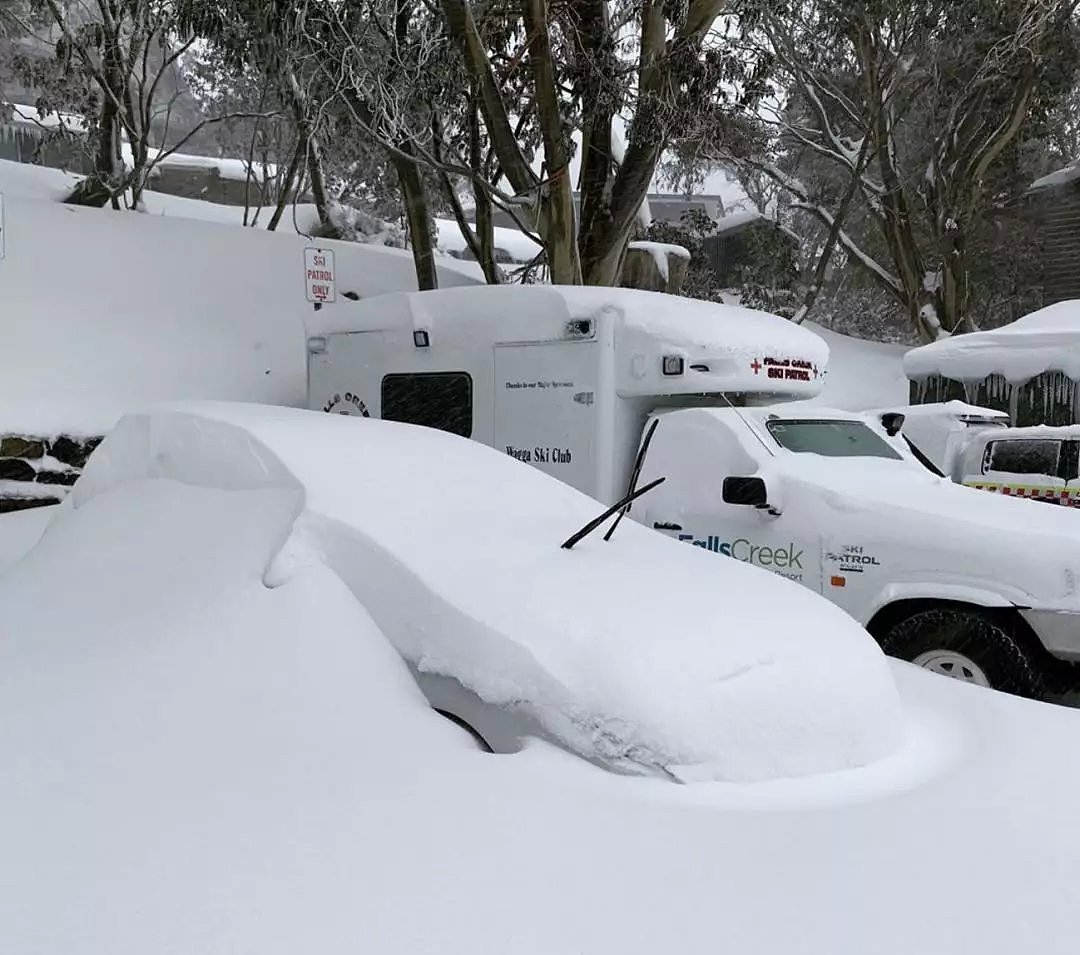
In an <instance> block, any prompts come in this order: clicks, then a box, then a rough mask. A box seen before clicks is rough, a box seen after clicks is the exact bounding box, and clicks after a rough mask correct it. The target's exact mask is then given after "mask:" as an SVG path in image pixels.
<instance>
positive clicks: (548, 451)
mask: <svg viewBox="0 0 1080 955" xmlns="http://www.w3.org/2000/svg"><path fill="white" fill-rule="evenodd" d="M599 355H600V345H599V344H598V343H596V342H594V341H559V342H539V343H530V344H524V345H496V346H495V422H494V424H495V430H494V440H493V445H494V447H495V448H496V449H497V450H499V451H503V452H505V453H506V454H509V455H510V456H512V457H514V458H517V459H518V460H519V461H525V462H526V463H528V464H531V465H533V466H534V467H537V468H539V469H540V470H541V471H545V472H547V473H548V474H550V475H551V476H552V477H556V478H558V479H559V480H560V481H564V482H565V483H567V484H569V485H571V486H572V487H576V488H577V489H578V490H580V491H584V492H585V493H586V494H591V495H593V496H596V493H597V480H598V475H599V462H600V458H601V455H603V454H606V453H610V449H609V448H606V447H601V446H600V444H601V441H600V439H599V437H598V432H599V428H598V424H597V422H598V416H599V414H600V410H601V405H600V398H601V396H600V394H599V393H598V388H597V375H598V371H599V369H598V360H599Z"/></svg>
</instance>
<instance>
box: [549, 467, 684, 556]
mask: <svg viewBox="0 0 1080 955" xmlns="http://www.w3.org/2000/svg"><path fill="white" fill-rule="evenodd" d="M666 480H667V478H662V477H660V478H657V479H656V480H655V481H651V482H650V483H648V484H646V485H645V486H644V487H641V488H638V489H637V490H636V491H632V492H631V493H630V494H627V495H626V496H625V497H624V498H623V499H622V500H621V501H616V502H615V503H614V504H612V505H611V507H609V508H608V509H607V510H606V511H604V513H603V514H601V515H600V516H599V517H594V518H593V519H592V520H591V521H589V523H588V524H586V525H585V526H584V527H583V528H582V529H581V530H579V531H578V532H577V533H576V534H572V535H571V536H570V537H568V538H566V540H565V541H563V544H562V546H563V550H570V548H572V547H573V546H574V545H575V544H576V543H577V542H578V541H580V540H583V539H584V538H586V537H588V536H589V535H590V534H591V533H592V532H593V531H594V530H596V529H597V528H598V527H599V526H600V525H601V524H603V523H604V521H606V520H607V519H608V518H609V517H611V515H612V514H614V513H615V512H616V511H619V510H620V509H622V508H624V507H626V505H627V504H629V503H630V502H631V501H636V500H637V499H638V498H639V497H641V495H642V494H648V493H649V491H651V490H652V489H653V488H654V487H659V486H660V485H661V484H663V483H664V481H666Z"/></svg>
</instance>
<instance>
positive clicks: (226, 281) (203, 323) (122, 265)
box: [0, 163, 477, 436]
mask: <svg viewBox="0 0 1080 955" xmlns="http://www.w3.org/2000/svg"><path fill="white" fill-rule="evenodd" d="M70 181H71V180H70V178H69V177H64V176H63V174H61V173H57V172H56V171H55V170H46V169H36V168H33V167H25V166H19V165H18V164H14V163H0V192H2V193H4V233H3V238H4V249H5V255H4V257H3V258H0V434H4V433H25V434H26V435H28V436H35V435H42V434H46V435H47V434H55V433H59V432H66V431H72V430H74V431H75V432H78V431H80V430H82V431H89V432H90V433H96V434H102V433H104V429H107V428H108V427H109V426H110V425H111V424H112V423H113V422H114V421H115V420H116V417H117V416H118V414H119V413H121V412H122V411H123V410H125V409H126V408H128V407H132V406H134V405H139V404H141V403H143V402H146V401H157V400H171V399H185V398H221V399H234V400H242V401H263V402H269V403H275V404H286V405H300V404H302V403H303V401H304V397H305V381H306V357H307V356H306V350H305V321H306V320H307V319H308V318H309V317H310V316H311V315H312V314H313V312H312V306H311V305H310V304H309V303H308V302H307V301H306V297H305V284H304V248H305V247H306V246H308V245H312V244H318V245H320V246H326V247H329V248H332V249H333V250H334V252H335V253H336V273H337V290H338V302H337V303H336V304H334V305H329V306H326V307H325V309H324V310H330V309H348V308H350V307H352V302H350V301H349V300H348V299H346V298H344V297H343V295H344V293H346V292H354V293H356V294H357V295H359V296H360V297H361V298H367V297H369V296H373V295H378V294H382V293H385V292H390V291H399V290H409V289H415V288H416V278H415V271H414V266H413V261H412V256H411V254H410V253H408V252H405V251H402V250H398V249H388V248H383V247H378V246H367V245H357V244H353V243H344V242H338V243H331V242H326V241H325V240H320V241H317V242H315V241H312V240H309V239H307V238H305V237H304V236H301V235H297V234H296V233H295V232H293V231H291V230H290V231H289V232H287V233H286V232H275V233H269V232H266V231H265V230H263V229H243V228H240V227H239V226H229V225H223V224H219V223H216V222H206V221H196V220H195V219H192V218H187V217H186V216H188V215H196V216H202V215H206V216H207V217H209V216H215V215H224V214H225V213H228V214H229V215H232V216H235V215H237V213H238V210H236V209H227V208H226V207H215V206H213V205H212V204H210V203H204V202H197V201H192V200H187V201H185V200H171V199H170V198H169V197H150V201H149V202H148V205H150V207H151V208H157V209H160V211H161V212H162V213H164V212H166V211H167V212H168V213H169V214H167V215H166V214H160V215H149V214H139V213H133V212H113V211H110V210H99V209H86V208H76V207H72V206H67V205H64V204H62V203H60V202H58V201H56V199H55V198H54V197H55V195H56V194H57V192H59V191H61V189H62V187H63V186H64V184H65V182H70ZM462 265H464V263H462ZM447 266H448V267H447V268H441V269H440V281H441V282H442V283H443V284H444V285H447V286H453V285H468V284H477V280H475V279H473V278H471V277H470V276H469V275H467V274H466V273H465V272H463V271H461V270H459V269H458V268H457V263H454V262H453V260H447Z"/></svg>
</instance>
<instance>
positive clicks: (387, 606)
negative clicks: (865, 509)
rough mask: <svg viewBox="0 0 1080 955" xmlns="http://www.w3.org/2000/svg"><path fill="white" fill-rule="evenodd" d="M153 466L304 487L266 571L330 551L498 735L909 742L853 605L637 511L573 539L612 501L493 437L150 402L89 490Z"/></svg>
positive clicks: (825, 764) (744, 763)
mask: <svg viewBox="0 0 1080 955" xmlns="http://www.w3.org/2000/svg"><path fill="white" fill-rule="evenodd" d="M148 476H150V477H156V478H159V479H170V478H171V479H177V480H182V481H188V482H191V483H196V484H207V483H209V484H211V485H212V486H214V487H222V488H226V489H234V490H260V491H266V492H267V493H271V494H273V495H276V497H275V499H277V498H281V499H282V500H286V501H291V502H292V503H291V505H290V506H291V507H293V509H294V513H293V517H294V518H295V519H294V520H293V521H292V523H291V525H289V528H288V530H287V531H286V532H284V533H283V535H282V537H281V541H280V544H281V546H280V550H279V551H278V552H277V553H276V554H275V555H274V557H273V560H272V562H270V564H269V567H268V569H267V570H266V572H265V576H266V579H267V580H268V581H269V582H271V583H276V582H279V581H281V580H285V579H288V577H289V574H290V573H292V571H293V569H294V568H295V567H296V566H302V565H304V564H306V563H310V562H312V561H318V562H321V563H324V564H326V565H327V566H329V567H330V568H331V569H332V570H333V571H334V572H335V573H336V574H337V575H338V576H339V577H340V578H341V579H342V580H343V581H344V582H345V583H346V584H347V585H348V587H349V588H350V590H351V591H352V592H353V593H354V594H355V596H356V597H357V599H359V601H360V602H361V603H362V604H363V606H364V607H365V608H366V609H367V611H368V612H370V613H371V615H372V617H373V618H374V620H375V622H376V623H377V624H378V626H379V627H380V629H381V630H382V631H383V632H384V633H385V634H386V635H387V637H388V638H389V639H390V640H391V641H392V642H393V644H394V646H395V647H397V649H398V651H399V652H400V653H401V655H402V656H403V657H404V659H405V660H406V661H407V663H408V664H409V665H410V666H411V667H412V668H413V670H414V672H416V674H417V676H418V678H419V682H420V684H421V687H422V688H423V689H425V691H426V692H428V693H429V694H430V696H431V698H432V702H433V703H434V704H435V705H436V706H437V707H438V708H439V709H440V710H443V711H447V712H449V713H451V714H452V715H454V716H456V717H457V718H459V719H461V720H463V721H465V722H467V724H468V725H469V726H471V727H472V729H474V730H475V731H477V732H478V734H479V735H480V736H481V738H482V739H483V740H485V741H486V742H487V743H488V744H489V745H490V746H491V748H493V749H496V750H498V751H507V750H513V749H516V748H519V747H520V745H521V744H520V742H519V740H520V738H521V737H524V736H542V737H546V738H549V739H552V740H555V741H557V742H558V743H559V744H560V745H562V746H564V747H566V748H569V749H570V750H572V751H573V752H575V753H577V754H579V755H581V756H584V757H586V758H588V759H592V760H595V761H597V762H600V763H603V764H604V765H605V766H608V767H614V768H618V769H620V770H624V771H626V772H646V773H654V774H660V775H663V776H666V777H667V776H673V777H676V778H716V779H747V778H770V777H772V776H775V775H777V774H780V775H785V776H797V775H802V774H805V773H813V772H822V771H825V770H827V769H829V768H831V769H834V770H838V771H839V770H843V769H847V768H851V767H852V766H855V765H862V764H865V763H867V762H871V761H873V760H876V759H879V758H882V757H883V756H885V755H887V754H888V753H890V752H892V751H893V750H894V749H895V747H896V746H897V745H898V740H899V738H900V735H901V734H900V729H899V726H900V715H899V707H898V703H897V698H896V691H895V689H894V688H893V686H892V681H891V678H890V676H889V671H888V667H887V665H886V662H885V657H884V656H883V655H882V653H881V652H880V649H879V648H878V647H877V646H875V644H874V642H873V641H872V640H871V639H870V638H869V637H868V636H867V635H866V634H865V632H863V631H862V630H861V629H860V628H859V627H858V626H857V625H855V624H854V623H853V622H852V621H851V620H850V619H849V618H848V617H846V616H845V615H844V614H843V613H841V612H840V611H839V610H837V609H836V608H834V607H831V606H829V605H828V604H827V603H826V602H825V601H822V600H821V599H820V598H819V597H817V596H815V595H813V594H810V593H808V592H807V591H805V590H804V589H802V588H799V587H795V586H793V585H790V584H788V583H787V582H786V581H781V580H777V579H776V578H774V577H771V576H770V575H768V574H764V573H761V572H759V571H757V570H756V569H753V568H750V567H744V566H741V565H738V564H732V565H730V566H717V565H716V564H715V563H714V562H712V561H710V560H707V559H703V557H702V555H700V554H698V553H695V552H694V551H693V550H691V549H690V548H687V547H683V546H679V545H677V544H675V543H673V542H671V541H668V540H666V539H664V537H663V536H662V535H658V534H654V533H653V532H651V531H648V530H646V529H644V528H642V527H640V526H639V525H637V524H634V523H633V522H632V521H625V522H623V523H622V525H621V526H620V527H619V528H618V532H617V533H616V534H614V536H613V537H612V538H611V539H610V540H605V539H604V535H603V533H602V532H601V533H596V534H592V535H590V536H587V537H585V538H584V539H582V540H581V541H580V543H576V544H574V545H573V546H572V547H567V546H563V545H564V543H566V542H568V541H569V539H570V538H571V537H572V536H573V535H574V534H575V532H576V531H578V530H579V529H580V528H582V527H583V526H584V525H587V524H588V523H589V522H590V521H592V520H593V519H594V518H596V517H597V516H598V515H600V514H601V513H603V511H604V507H603V505H600V504H598V503H597V502H596V501H594V500H592V499H591V498H589V497H587V496H586V495H584V494H582V493H581V492H579V491H576V490H574V489H573V488H570V487H569V486H567V485H565V484H562V483H560V482H558V481H556V480H554V479H552V478H550V477H549V476H547V475H545V474H543V473H541V472H539V471H537V470H535V469H533V468H530V467H524V466H522V465H521V464H520V463H519V462H517V461H515V460H514V459H512V458H510V457H508V456H506V455H504V454H501V453H499V452H496V451H493V450H491V449H489V448H486V447H483V446H481V445H479V444H476V443H475V442H470V441H467V440H464V439H462V438H459V437H457V436H454V435H450V434H447V433H445V432H441V431H436V430H434V429H429V428H418V427H415V426H409V425H401V424H397V423H394V422H386V421H374V420H363V419H352V418H344V417H340V416H334V415H324V414H320V413H317V412H305V411H296V410H291V409H285V408H264V407H259V406H254V405H235V406H232V405H224V406H207V407H206V408H204V409H202V410H199V406H196V408H195V410H192V411H188V412H180V411H178V412H175V413H169V412H161V413H147V414H141V415H140V414H135V415H130V416H128V417H127V418H125V419H124V420H122V421H121V422H120V424H119V425H118V426H117V427H116V428H115V429H114V430H113V432H112V433H111V434H110V436H109V437H108V438H107V439H106V440H105V442H104V443H103V444H102V445H101V446H100V447H99V448H98V449H97V450H96V451H95V452H94V454H93V456H92V458H91V460H90V463H89V464H88V466H87V468H86V471H85V472H84V474H83V476H82V478H81V479H80V481H79V483H78V484H77V485H76V486H75V489H74V491H73V494H72V503H73V506H74V507H75V509H76V512H77V511H78V510H79V509H80V507H81V506H82V504H83V502H87V501H93V500H94V499H95V498H96V497H97V496H99V495H101V494H104V493H106V492H107V491H110V490H113V489H116V488H122V486H123V485H125V484H126V483H129V482H131V481H133V480H136V479H138V478H146V477H148ZM763 721H764V722H766V723H767V724H768V725H769V726H770V731H769V733H768V734H767V737H765V738H762V740H761V745H760V747H758V748H757V749H755V750H748V749H747V748H746V747H745V746H743V745H742V744H741V742H740V740H742V739H743V738H744V737H745V735H746V734H747V733H755V732H759V730H758V729H757V728H758V727H760V726H761V725H762V723H763ZM823 728H828V729H827V732H821V730H822V729H823ZM822 747H824V748H822Z"/></svg>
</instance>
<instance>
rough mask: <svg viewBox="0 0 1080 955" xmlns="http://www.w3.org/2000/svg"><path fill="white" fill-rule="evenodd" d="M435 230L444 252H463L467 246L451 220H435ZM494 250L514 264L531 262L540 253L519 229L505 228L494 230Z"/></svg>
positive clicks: (537, 247) (458, 229)
mask: <svg viewBox="0 0 1080 955" xmlns="http://www.w3.org/2000/svg"><path fill="white" fill-rule="evenodd" d="M435 228H436V230H437V232H438V245H439V248H440V249H442V250H443V251H444V252H457V253H460V252H464V251H465V250H466V249H467V248H468V246H467V245H466V242H465V237H464V236H463V235H462V234H461V229H460V228H459V227H458V224H457V222H456V221H455V220H453V219H436V220H435ZM495 248H497V249H502V250H503V251H504V252H505V253H506V254H507V255H509V256H510V258H511V259H513V261H515V262H531V261H532V260H533V259H535V258H536V256H537V255H538V254H539V253H540V252H541V251H542V250H541V248H540V246H539V245H537V244H536V243H535V242H534V241H533V240H532V239H530V238H529V237H528V236H527V235H526V234H525V233H524V232H522V231H521V230H520V229H511V228H508V227H505V226H496V228H495Z"/></svg>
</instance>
